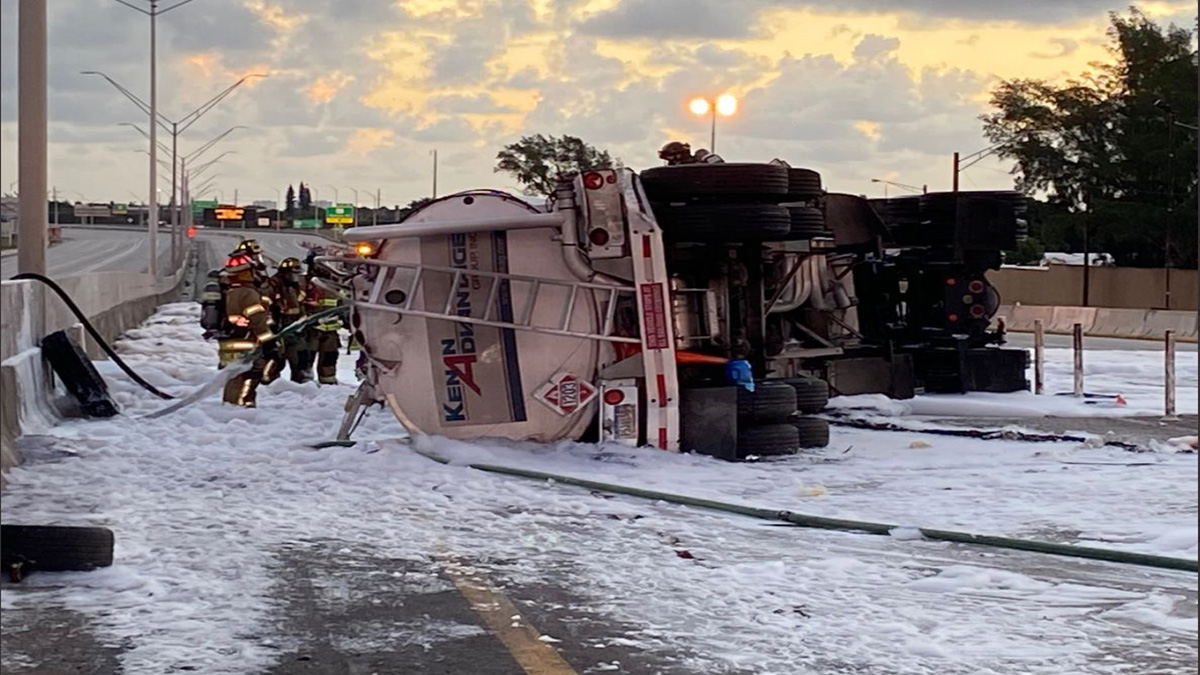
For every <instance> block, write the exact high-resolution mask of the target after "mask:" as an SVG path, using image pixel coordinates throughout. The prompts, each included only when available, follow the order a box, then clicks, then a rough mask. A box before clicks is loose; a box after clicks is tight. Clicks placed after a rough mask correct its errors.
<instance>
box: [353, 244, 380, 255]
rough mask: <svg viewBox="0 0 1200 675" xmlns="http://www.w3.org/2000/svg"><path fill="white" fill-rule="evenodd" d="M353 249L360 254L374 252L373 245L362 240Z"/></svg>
mask: <svg viewBox="0 0 1200 675" xmlns="http://www.w3.org/2000/svg"><path fill="white" fill-rule="evenodd" d="M354 250H355V251H357V252H358V254H359V255H361V256H368V255H371V254H372V253H374V252H375V247H374V246H372V245H370V244H368V243H367V242H365V241H364V242H362V243H360V244H359V245H358V246H355V247H354Z"/></svg>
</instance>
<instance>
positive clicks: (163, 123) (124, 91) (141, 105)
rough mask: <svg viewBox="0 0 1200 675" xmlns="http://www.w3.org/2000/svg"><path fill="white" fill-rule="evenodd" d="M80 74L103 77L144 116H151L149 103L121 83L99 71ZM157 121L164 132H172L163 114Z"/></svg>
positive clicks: (87, 71)
mask: <svg viewBox="0 0 1200 675" xmlns="http://www.w3.org/2000/svg"><path fill="white" fill-rule="evenodd" d="M80 74H81V75H99V76H100V77H103V78H104V79H105V80H107V81H108V83H109V84H111V85H112V86H113V87H114V88H116V90H117V91H119V92H121V93H122V94H124V95H125V98H127V99H129V100H130V102H132V103H133V104H134V105H136V106H137V107H138V109H139V110H141V111H142V112H143V113H144V114H146V115H149V114H150V104H149V103H146V102H145V101H143V100H142V99H140V98H138V96H137V95H136V94H134V93H133V92H131V91H129V90H128V89H126V88H125V87H123V86H121V84H120V83H119V82H117V81H116V80H114V79H112V78H111V77H109V76H108V75H105V74H104V73H102V72H100V71H98V70H83V71H80ZM155 119H157V120H158V125H159V126H160V127H162V128H163V131H170V130H171V128H170V127H169V126H168V124H169V123H170V120H168V119H167V118H166V117H165V116H164V115H163V114H162V113H158V115H157V116H156V118H155Z"/></svg>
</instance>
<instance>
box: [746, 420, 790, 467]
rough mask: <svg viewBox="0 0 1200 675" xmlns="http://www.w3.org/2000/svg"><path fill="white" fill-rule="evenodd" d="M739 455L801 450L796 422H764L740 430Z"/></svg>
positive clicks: (787, 453) (788, 453) (784, 453)
mask: <svg viewBox="0 0 1200 675" xmlns="http://www.w3.org/2000/svg"><path fill="white" fill-rule="evenodd" d="M737 442H738V457H743V458H745V457H748V456H750V455H758V456H759V457H768V456H777V455H793V454H795V453H796V452H798V451H799V450H800V432H799V431H798V430H797V429H796V426H795V425H794V424H790V423H787V422H784V423H779V424H763V425H760V426H751V427H746V428H744V429H739V430H738V441H737Z"/></svg>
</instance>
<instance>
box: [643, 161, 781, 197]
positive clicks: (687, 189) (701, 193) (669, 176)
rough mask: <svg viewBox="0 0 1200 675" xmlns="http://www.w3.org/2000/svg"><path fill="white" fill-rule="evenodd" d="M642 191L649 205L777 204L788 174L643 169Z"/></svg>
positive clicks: (750, 168)
mask: <svg viewBox="0 0 1200 675" xmlns="http://www.w3.org/2000/svg"><path fill="white" fill-rule="evenodd" d="M640 175H641V178H642V187H643V188H644V189H645V190H646V196H648V197H649V198H650V200H651V201H660V202H672V201H690V200H703V201H730V200H731V198H737V199H742V200H747V201H771V202H778V201H782V200H784V199H785V198H786V195H787V193H788V188H789V184H790V183H789V180H788V170H787V169H786V168H784V167H782V166H778V165H775V164H681V165H678V166H658V167H654V168H653V169H646V170H645V171H643V172H642V173H641V174H640Z"/></svg>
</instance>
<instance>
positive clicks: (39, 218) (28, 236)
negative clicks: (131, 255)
mask: <svg viewBox="0 0 1200 675" xmlns="http://www.w3.org/2000/svg"><path fill="white" fill-rule="evenodd" d="M18 14H19V16H18V18H17V22H18V33H19V35H18V37H17V50H18V56H17V62H18V63H17V88H18V93H17V97H18V99H19V100H18V104H17V106H18V110H17V126H18V134H19V136H18V141H17V158H18V164H19V167H18V169H17V174H18V182H19V183H20V184H21V192H22V193H23V194H24V195H25V198H24V199H21V201H20V206H19V214H20V222H19V223H18V228H19V229H18V234H17V271H18V272H21V273H24V272H32V273H34V274H42V275H45V274H46V246H47V244H48V236H47V235H48V233H47V231H46V174H47V171H46V143H47V139H46V97H47V93H46V91H47V88H46V63H47V49H46V0H21V5H20V10H19V12H18Z"/></svg>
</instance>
